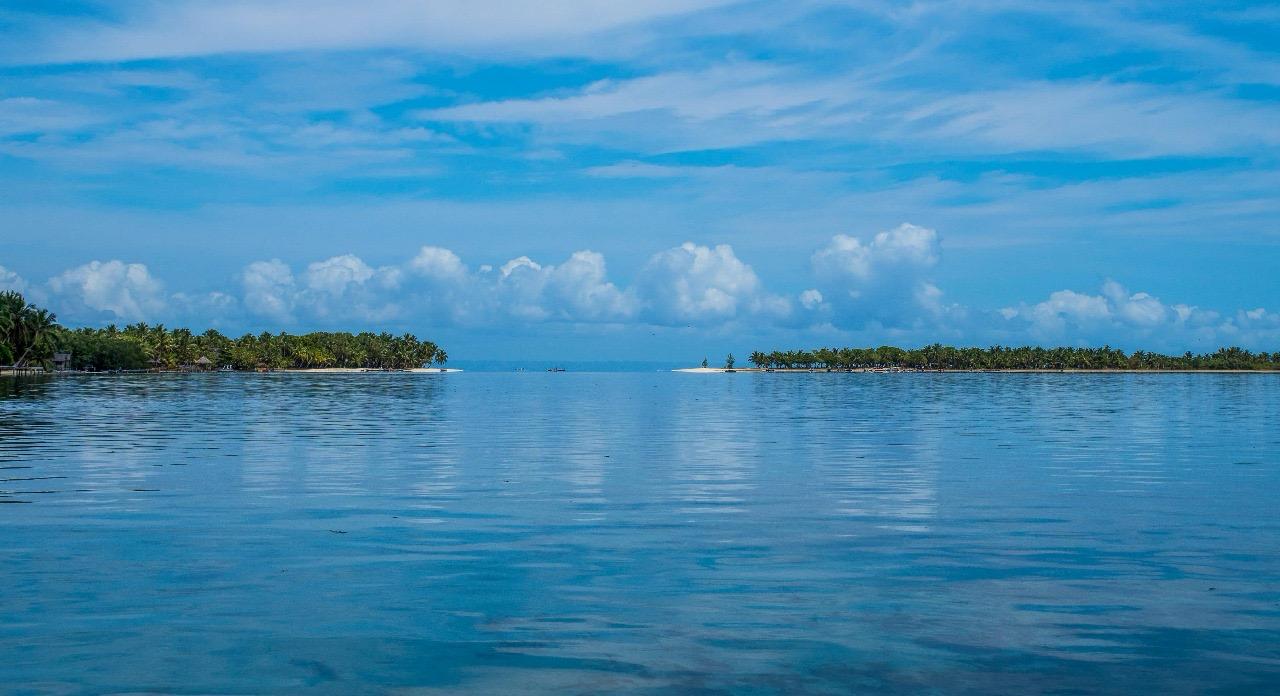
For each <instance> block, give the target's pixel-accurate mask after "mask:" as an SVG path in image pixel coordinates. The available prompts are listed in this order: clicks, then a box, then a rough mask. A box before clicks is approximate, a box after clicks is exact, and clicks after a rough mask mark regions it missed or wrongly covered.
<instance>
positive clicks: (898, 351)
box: [750, 343, 1280, 370]
mask: <svg viewBox="0 0 1280 696" xmlns="http://www.w3.org/2000/svg"><path fill="white" fill-rule="evenodd" d="M750 360H751V362H752V363H753V364H755V365H756V366H757V367H764V368H783V369H788V368H789V369H795V368H810V369H812V368H825V369H830V370H853V369H865V368H887V367H896V368H902V369H920V370H939V369H947V370H1277V369H1280V352H1275V353H1251V352H1249V351H1247V350H1244V349H1242V348H1234V347H1233V348H1220V349H1218V351H1217V352H1214V353H1204V354H1200V355H1196V354H1193V353H1190V352H1188V353H1184V354H1182V355H1162V354H1160V353H1150V352H1147V351H1141V350H1139V351H1134V352H1132V353H1126V352H1124V351H1123V350H1118V349H1116V348H1112V347H1110V346H1103V347H1101V348H1040V347H1037V346H1022V347H1017V348H1013V347H1005V346H992V347H990V348H956V347H953V346H944V345H941V344H938V343H935V344H933V345H929V346H925V347H923V348H914V349H903V348H896V347H894V346H881V347H879V348H818V349H817V350H789V351H773V352H769V353H764V352H760V351H756V352H754V353H752V354H751V357H750Z"/></svg>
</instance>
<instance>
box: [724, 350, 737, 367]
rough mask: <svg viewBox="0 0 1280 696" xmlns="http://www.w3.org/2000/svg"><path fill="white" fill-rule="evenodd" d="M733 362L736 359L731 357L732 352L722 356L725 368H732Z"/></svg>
mask: <svg viewBox="0 0 1280 696" xmlns="http://www.w3.org/2000/svg"><path fill="white" fill-rule="evenodd" d="M734 362H736V361H735V360H734V358H733V353H730V354H728V355H726V356H725V357H724V366H725V368H726V369H729V370H732V369H733V363H734Z"/></svg>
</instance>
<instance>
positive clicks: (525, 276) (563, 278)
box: [498, 251, 636, 322]
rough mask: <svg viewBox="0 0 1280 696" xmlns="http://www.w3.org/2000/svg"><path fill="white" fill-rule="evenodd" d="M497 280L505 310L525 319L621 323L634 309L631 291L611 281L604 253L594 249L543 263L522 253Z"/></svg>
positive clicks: (634, 302) (504, 266)
mask: <svg viewBox="0 0 1280 696" xmlns="http://www.w3.org/2000/svg"><path fill="white" fill-rule="evenodd" d="M498 282H499V285H500V287H501V292H503V294H504V296H505V297H506V299H507V300H508V302H507V303H506V307H507V308H508V310H509V312H510V313H511V314H512V315H514V316H517V317H521V318H525V319H533V320H547V319H554V320H562V321H594V322H609V321H622V320H625V319H628V318H630V317H631V316H632V315H633V314H634V313H635V309H636V300H635V298H634V296H633V294H631V293H625V292H623V291H621V290H619V289H618V287H617V286H616V285H614V284H613V283H611V282H609V280H608V279H607V269H606V267H605V260H604V256H603V255H602V254H599V253H597V252H594V251H577V252H574V253H573V255H571V256H570V257H569V259H568V260H566V261H565V262H564V263H562V264H560V265H558V266H546V267H544V266H542V265H540V264H538V263H537V262H535V261H533V260H532V259H530V258H528V257H527V256H521V257H519V258H517V259H512V260H511V261H508V262H507V263H506V264H504V265H503V266H502V268H501V269H500V271H499V281H498Z"/></svg>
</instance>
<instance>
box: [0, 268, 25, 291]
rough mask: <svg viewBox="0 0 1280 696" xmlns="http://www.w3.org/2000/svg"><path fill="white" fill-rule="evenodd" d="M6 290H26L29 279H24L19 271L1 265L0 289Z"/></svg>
mask: <svg viewBox="0 0 1280 696" xmlns="http://www.w3.org/2000/svg"><path fill="white" fill-rule="evenodd" d="M4 290H16V291H18V292H26V291H27V281H25V280H23V279H22V276H20V275H18V274H17V273H14V272H13V271H11V270H9V269H7V268H5V267H4V266H0V291H4Z"/></svg>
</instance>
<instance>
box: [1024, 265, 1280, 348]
mask: <svg viewBox="0 0 1280 696" xmlns="http://www.w3.org/2000/svg"><path fill="white" fill-rule="evenodd" d="M1000 316H1001V317H1003V319H1004V320H1005V322H1006V323H1007V327H1009V328H1012V329H1013V330H1014V333H1015V334H1024V335H1027V336H1029V337H1030V338H1032V339H1034V340H1036V341H1040V342H1050V343H1067V344H1090V345H1092V344H1098V343H1106V342H1110V343H1118V344H1131V345H1132V344H1139V345H1141V346H1142V347H1145V348H1149V349H1160V348H1165V349H1175V350H1176V349H1178V348H1186V347H1195V348H1197V349H1208V348H1213V347H1217V346H1219V345H1225V344H1240V345H1245V346H1254V347H1262V348H1263V349H1265V348H1266V347H1267V346H1268V345H1269V344H1270V343H1273V342H1276V341H1280V315H1277V314H1275V313H1272V312H1268V311H1267V310H1266V309H1262V308H1259V309H1254V310H1247V311H1246V310H1240V311H1237V312H1235V313H1234V314H1231V315H1227V316H1223V315H1222V314H1220V313H1218V312H1216V311H1213V310H1208V309H1202V308H1200V307H1196V306H1193V305H1187V304H1173V305H1169V304H1166V303H1164V302H1163V301H1161V300H1160V299H1159V298H1157V297H1155V296H1153V295H1151V294H1149V293H1146V292H1132V293H1131V292H1130V291H1129V290H1128V289H1127V288H1125V287H1124V286H1123V285H1121V284H1120V283H1117V282H1116V281H1114V280H1108V281H1106V282H1105V283H1103V285H1102V287H1101V288H1100V289H1099V292H1098V294H1092V295H1091V294H1087V293H1080V292H1076V291H1074V290H1058V291H1056V292H1053V293H1050V294H1049V297H1048V298H1046V299H1044V300H1042V301H1040V302H1037V303H1034V304H1026V303H1023V304H1019V305H1017V306H1011V307H1005V308H1004V309H1002V310H1000Z"/></svg>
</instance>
